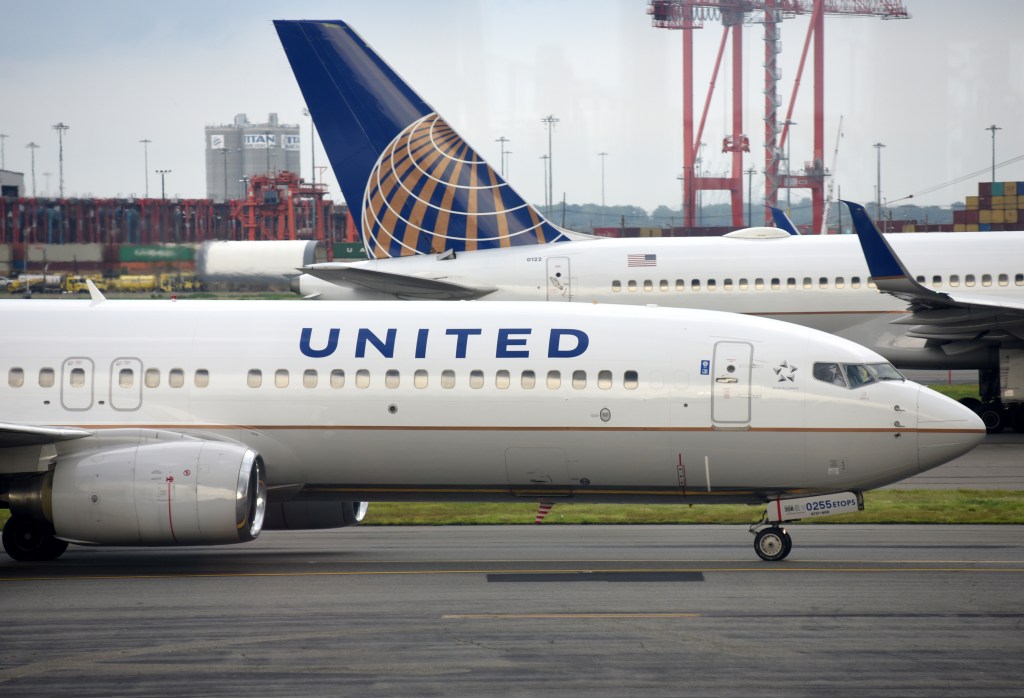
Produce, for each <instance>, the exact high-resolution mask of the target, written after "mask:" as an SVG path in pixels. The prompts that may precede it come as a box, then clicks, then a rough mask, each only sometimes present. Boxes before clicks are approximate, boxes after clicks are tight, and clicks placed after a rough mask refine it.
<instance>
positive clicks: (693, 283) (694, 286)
mask: <svg viewBox="0 0 1024 698" xmlns="http://www.w3.org/2000/svg"><path fill="white" fill-rule="evenodd" d="M690 290H691V291H699V290H700V279H694V280H693V281H691V282H690Z"/></svg>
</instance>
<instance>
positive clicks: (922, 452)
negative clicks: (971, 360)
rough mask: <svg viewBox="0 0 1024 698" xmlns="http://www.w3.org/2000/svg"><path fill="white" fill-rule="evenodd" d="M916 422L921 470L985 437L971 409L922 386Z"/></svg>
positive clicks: (963, 451)
mask: <svg viewBox="0 0 1024 698" xmlns="http://www.w3.org/2000/svg"><path fill="white" fill-rule="evenodd" d="M917 426H918V439H917V460H918V465H919V466H920V469H921V470H922V471H924V470H928V469H930V468H934V467H936V466H939V465H942V464H943V463H948V462H949V461H951V460H953V459H954V458H959V457H960V456H962V455H963V454H965V453H967V452H968V451H970V450H971V449H972V448H974V447H975V446H977V445H978V444H980V443H981V442H982V440H983V439H984V438H985V425H984V424H983V423H982V421H981V419H980V418H979V417H978V415H976V414H975V413H974V412H973V411H972V410H971V409H969V408H967V407H964V406H963V405H961V404H960V403H959V402H957V401H956V400H952V399H950V398H948V397H946V396H945V395H941V394H939V393H937V392H935V391H934V390H931V389H929V388H925V387H921V388H919V389H918V394H917Z"/></svg>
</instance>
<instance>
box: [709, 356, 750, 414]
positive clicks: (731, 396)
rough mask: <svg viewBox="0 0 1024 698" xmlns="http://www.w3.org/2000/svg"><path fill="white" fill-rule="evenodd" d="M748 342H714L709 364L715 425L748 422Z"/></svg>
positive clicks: (712, 411)
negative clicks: (713, 350)
mask: <svg viewBox="0 0 1024 698" xmlns="http://www.w3.org/2000/svg"><path fill="white" fill-rule="evenodd" d="M753 361H754V346H753V345H752V344H750V342H716V343H715V355H714V359H713V360H712V364H711V380H712V386H713V387H712V391H711V422H712V424H713V425H715V426H721V427H725V428H728V427H733V428H737V427H738V428H742V427H748V426H750V392H751V391H750V378H751V376H750V372H751V367H752V365H753Z"/></svg>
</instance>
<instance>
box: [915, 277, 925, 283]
mask: <svg viewBox="0 0 1024 698" xmlns="http://www.w3.org/2000/svg"><path fill="white" fill-rule="evenodd" d="M914 280H915V281H917V283H919V284H923V283H924V277H923V276H917V277H915V278H914Z"/></svg>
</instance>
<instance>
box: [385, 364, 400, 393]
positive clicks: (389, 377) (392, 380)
mask: <svg viewBox="0 0 1024 698" xmlns="http://www.w3.org/2000/svg"><path fill="white" fill-rule="evenodd" d="M400 382H401V377H400V376H399V375H398V370H397V369H394V368H389V369H388V370H387V372H386V373H385V374H384V387H385V388H391V389H392V390H394V389H395V388H397V387H398V384H399V383H400Z"/></svg>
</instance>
